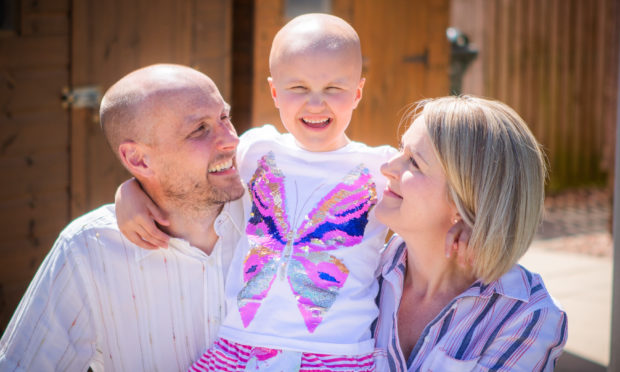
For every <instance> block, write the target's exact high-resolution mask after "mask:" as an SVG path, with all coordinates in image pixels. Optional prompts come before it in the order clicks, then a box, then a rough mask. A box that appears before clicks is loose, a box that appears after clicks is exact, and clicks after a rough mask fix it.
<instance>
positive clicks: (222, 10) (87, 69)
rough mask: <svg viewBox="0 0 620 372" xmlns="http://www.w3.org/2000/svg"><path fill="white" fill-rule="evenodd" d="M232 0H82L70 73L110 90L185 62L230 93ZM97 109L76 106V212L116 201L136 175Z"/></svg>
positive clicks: (76, 80)
mask: <svg viewBox="0 0 620 372" xmlns="http://www.w3.org/2000/svg"><path fill="white" fill-rule="evenodd" d="M231 4H232V2H231V1H200V0H183V1H174V0H168V1H149V0H142V1H123V0H106V1H99V0H75V1H74V2H73V36H72V53H71V61H72V68H71V79H72V85H73V86H74V87H81V86H99V87H101V90H102V91H104V90H105V89H107V88H108V87H109V86H110V85H111V84H113V83H114V82H115V81H116V80H118V79H119V78H120V77H121V76H123V75H125V74H126V73H128V72H130V71H132V70H134V69H136V68H139V67H143V66H147V65H150V64H153V63H162V62H163V63H179V64H184V65H189V66H192V67H194V68H196V69H199V70H202V71H203V72H205V73H207V74H208V75H209V76H210V77H211V78H212V79H213V80H214V81H215V83H216V84H217V86H218V87H219V88H220V90H221V91H222V94H223V95H224V97H225V98H226V97H228V96H229V95H230V94H229V93H230V92H229V86H230V40H231V34H232V26H231V12H232V5H231ZM97 113H98V110H97V108H95V109H79V108H76V109H73V110H71V144H72V148H71V190H72V193H71V215H72V217H76V216H78V215H80V214H82V213H84V212H86V211H88V210H90V209H93V208H95V207H97V206H99V205H101V204H104V203H109V202H112V201H113V192H114V190H115V189H116V186H118V184H119V183H120V182H122V181H123V180H125V179H127V178H128V177H129V174H128V173H127V172H126V171H125V169H124V168H123V167H122V166H121V165H120V163H119V161H118V160H117V159H116V158H115V157H114V155H113V153H112V152H111V151H110V149H109V147H108V146H107V144H106V142H105V138H104V137H103V135H102V132H101V129H100V127H99V124H98V120H97Z"/></svg>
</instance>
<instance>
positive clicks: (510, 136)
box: [407, 96, 547, 283]
mask: <svg viewBox="0 0 620 372" xmlns="http://www.w3.org/2000/svg"><path fill="white" fill-rule="evenodd" d="M420 115H422V116H423V119H424V120H423V121H424V123H425V125H426V128H427V130H428V135H429V137H430V139H431V142H432V143H433V145H434V149H435V153H436V155H437V158H438V159H439V161H440V163H441V164H442V166H443V168H444V171H445V174H446V178H447V183H448V192H449V194H450V195H449V197H450V198H451V199H452V200H453V202H454V203H455V205H456V208H457V210H458V211H459V213H460V215H461V217H462V218H463V220H464V221H465V223H466V224H467V225H469V226H470V227H471V228H472V234H471V238H470V240H469V243H468V245H469V247H471V248H473V252H474V261H473V269H474V275H475V276H476V277H477V278H479V279H481V280H482V281H483V282H485V283H489V282H491V281H493V280H497V279H499V277H501V276H502V275H503V274H505V273H506V272H508V271H509V270H510V268H511V267H512V266H514V264H516V263H517V261H518V260H519V259H520V258H521V256H523V254H524V253H525V252H526V251H527V249H528V247H529V245H530V243H531V242H532V239H533V237H534V234H535V233H536V229H537V227H538V225H539V223H540V219H541V216H542V212H543V201H544V183H545V179H546V175H547V171H546V166H545V157H544V154H543V152H542V150H541V146H540V145H539V144H538V142H537V141H536V139H535V138H534V135H533V134H532V132H531V131H530V130H529V128H528V127H527V124H526V123H525V122H524V121H523V119H521V117H520V116H519V115H518V114H517V113H516V112H515V111H514V110H513V109H511V108H510V107H508V106H507V105H505V104H504V103H501V102H498V101H493V100H488V99H483V98H478V97H472V96H459V97H454V96H451V97H443V98H438V99H432V100H425V101H422V102H419V103H418V104H417V105H416V106H415V108H414V109H413V110H412V111H410V113H409V114H408V115H407V120H408V121H410V122H412V121H413V120H414V119H415V118H416V117H418V116H420Z"/></svg>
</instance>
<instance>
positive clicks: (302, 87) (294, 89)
mask: <svg viewBox="0 0 620 372" xmlns="http://www.w3.org/2000/svg"><path fill="white" fill-rule="evenodd" d="M290 89H291V90H292V91H293V92H305V91H306V87H304V86H301V85H297V86H294V87H291V88H290Z"/></svg>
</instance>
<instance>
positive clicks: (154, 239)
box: [114, 178, 170, 249]
mask: <svg viewBox="0 0 620 372" xmlns="http://www.w3.org/2000/svg"><path fill="white" fill-rule="evenodd" d="M114 199H115V200H114V203H115V205H116V220H117V223H118V228H119V229H120V230H121V232H122V233H123V235H125V237H126V238H127V239H129V241H131V242H132V243H134V244H136V245H137V246H139V247H142V248H145V249H157V248H159V247H163V248H166V247H168V240H169V239H170V237H169V236H168V235H167V234H166V233H164V232H163V231H161V230H160V229H159V228H158V227H157V225H156V224H155V222H157V223H159V224H160V225H164V226H168V225H169V224H170V222H168V220H167V219H166V217H165V216H164V213H163V212H162V211H161V210H160V209H159V207H157V205H155V203H153V201H152V200H151V198H149V196H148V195H147V194H146V193H145V192H144V191H143V190H142V188H141V187H140V184H139V183H138V181H136V179H135V178H132V179H129V180H127V181H125V182H123V183H122V184H121V185H120V186H119V187H118V189H117V190H116V195H115V198H114Z"/></svg>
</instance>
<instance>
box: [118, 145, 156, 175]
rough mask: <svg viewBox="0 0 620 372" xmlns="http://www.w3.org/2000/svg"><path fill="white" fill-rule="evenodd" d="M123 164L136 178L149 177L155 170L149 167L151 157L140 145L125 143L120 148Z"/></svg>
mask: <svg viewBox="0 0 620 372" xmlns="http://www.w3.org/2000/svg"><path fill="white" fill-rule="evenodd" d="M118 155H119V157H120V159H121V162H122V163H123V165H124V166H125V168H127V170H129V172H130V173H131V174H133V175H134V176H136V177H140V178H142V177H149V176H151V175H152V173H153V170H152V169H151V168H150V166H149V157H148V154H146V153H145V151H144V149H143V148H142V146H141V145H140V144H137V143H135V142H133V141H124V142H122V143H121V144H120V145H119V146H118Z"/></svg>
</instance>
